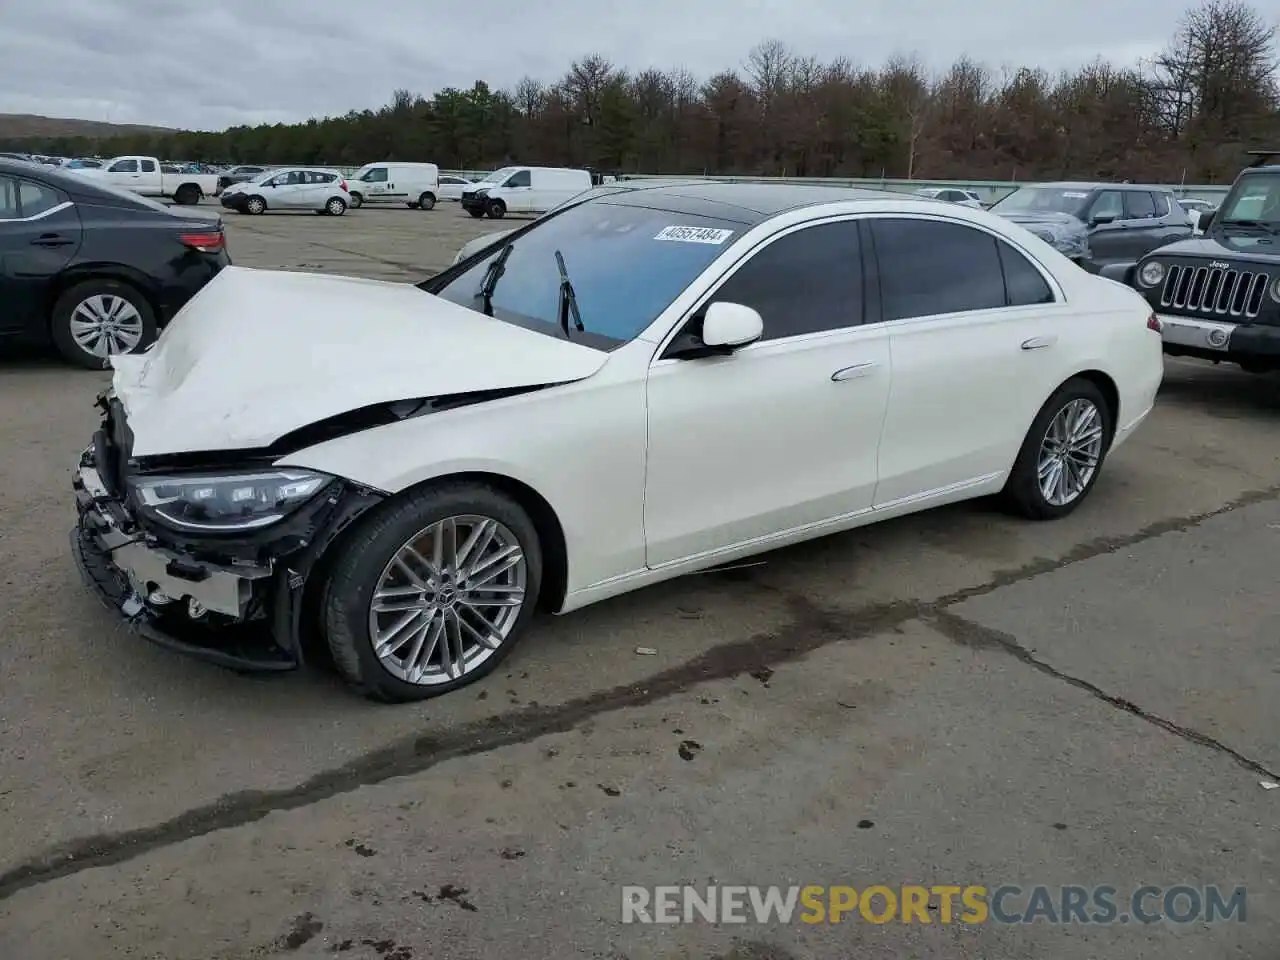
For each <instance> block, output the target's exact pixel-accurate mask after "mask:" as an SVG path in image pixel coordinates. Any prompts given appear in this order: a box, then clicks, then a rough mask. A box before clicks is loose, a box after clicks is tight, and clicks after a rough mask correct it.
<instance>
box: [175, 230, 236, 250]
mask: <svg viewBox="0 0 1280 960" xmlns="http://www.w3.org/2000/svg"><path fill="white" fill-rule="evenodd" d="M178 239H179V240H181V241H182V244H183V246H186V247H190V248H191V249H192V250H199V251H200V252H201V253H214V252H215V251H218V250H221V249H222V248H223V247H225V246H226V245H227V238H226V235H225V234H223V232H222V231H221V230H214V231H210V232H207V233H181V234H179V235H178Z"/></svg>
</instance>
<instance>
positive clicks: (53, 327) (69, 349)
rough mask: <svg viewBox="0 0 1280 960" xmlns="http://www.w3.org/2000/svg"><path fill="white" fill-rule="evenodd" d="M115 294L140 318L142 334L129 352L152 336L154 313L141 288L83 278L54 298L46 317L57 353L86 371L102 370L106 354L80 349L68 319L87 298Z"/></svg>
mask: <svg viewBox="0 0 1280 960" xmlns="http://www.w3.org/2000/svg"><path fill="white" fill-rule="evenodd" d="M98 296H104V297H119V298H121V299H124V300H127V301H128V302H129V304H130V306H132V307H133V309H134V310H136V311H137V312H138V317H139V319H140V320H141V321H142V336H141V337H140V338H139V340H138V343H137V344H136V345H135V346H134V348H133V349H132V350H130V351H129V353H141V352H142V351H143V350H145V349H146V348H147V347H149V346H151V344H152V343H153V342H154V341H155V339H156V314H155V311H154V310H153V309H152V308H151V304H150V303H149V302H148V301H147V298H146V297H145V296H144V295H143V293H142V291H141V290H139V289H138V288H137V287H134V286H131V285H130V284H127V283H123V282H121V281H119V280H107V279H100V280H85V281H84V282H83V283H77V284H76V285H75V286H74V287H71V288H70V289H68V290H67V291H66V292H64V293H63V294H62V296H60V297H58V300H57V302H56V303H55V304H54V305H53V313H52V314H51V315H50V319H49V333H50V336H51V337H52V338H53V344H54V346H55V347H57V348H58V352H59V353H60V354H62V356H63V357H64V358H65V359H66V360H68V361H69V362H71V363H74V364H75V365H76V366H78V367H83V368H85V369H86V370H106V369H107V368H108V367H110V366H111V360H110V358H109V357H99V356H96V355H94V354H92V353H89V352H88V351H87V350H85V349H84V348H82V347H81V346H80V344H78V343H76V341H75V337H73V336H72V335H71V318H72V315H73V314H74V312H75V310H76V308H77V307H78V306H80V304H82V303H84V302H85V301H86V300H88V299H89V298H90V297H98Z"/></svg>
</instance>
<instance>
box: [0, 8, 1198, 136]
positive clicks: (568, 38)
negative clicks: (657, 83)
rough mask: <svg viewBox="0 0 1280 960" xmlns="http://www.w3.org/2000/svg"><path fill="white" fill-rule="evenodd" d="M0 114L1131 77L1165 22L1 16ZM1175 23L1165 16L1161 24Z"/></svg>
mask: <svg viewBox="0 0 1280 960" xmlns="http://www.w3.org/2000/svg"><path fill="white" fill-rule="evenodd" d="M0 7H2V9H0V112H9V113H39V114H45V115H48V116H64V117H80V118H84V119H89V120H109V121H112V122H115V123H158V124H163V125H167V126H175V127H185V128H197V129H221V128H223V127H226V126H229V125H233V124H241V123H263V122H277V121H282V122H288V121H296V120H301V119H305V118H307V117H312V116H325V115H334V114H341V113H345V112H346V111H348V110H352V109H357V110H359V109H365V108H373V107H377V106H380V105H382V104H383V103H385V102H386V101H387V100H389V99H390V97H391V93H392V91H393V90H395V89H397V88H402V87H403V88H408V89H410V90H412V91H414V92H420V93H423V94H428V95H429V94H430V93H432V92H434V91H436V90H438V89H441V88H443V87H446V86H458V87H469V86H471V84H472V83H474V82H475V81H476V80H484V81H485V82H487V83H489V84H490V85H491V86H494V87H510V86H513V85H514V84H515V83H516V82H517V81H518V80H519V79H520V78H521V77H522V76H525V75H531V76H534V77H537V78H538V79H540V80H543V81H554V80H556V79H559V77H560V76H562V75H563V74H564V72H565V71H566V69H567V68H568V66H569V64H570V63H571V62H572V61H573V60H575V59H578V58H580V57H582V56H584V55H586V54H589V53H599V54H601V55H603V56H604V57H606V58H607V59H609V60H611V61H613V62H614V63H616V64H618V65H620V66H626V67H629V68H631V69H644V68H648V67H657V68H660V69H668V68H672V67H684V68H687V69H688V70H690V71H691V72H692V73H694V74H695V75H696V76H699V77H706V76H710V75H711V74H713V73H715V72H717V71H720V70H724V69H736V68H740V67H741V65H742V63H743V60H744V59H745V57H746V55H747V53H748V52H749V51H750V49H751V48H752V47H753V46H755V45H756V44H757V43H759V42H760V41H761V40H764V39H769V38H776V39H780V40H782V41H784V42H785V43H786V44H787V45H788V46H790V47H791V48H792V49H793V50H795V51H796V52H797V53H800V54H804V55H811V56H815V57H818V58H819V59H821V60H830V59H833V58H835V57H837V56H845V57H848V58H849V59H851V60H853V61H855V62H859V63H864V64H869V65H879V64H880V63H883V62H884V60H886V59H887V58H888V57H889V56H891V55H893V54H916V55H918V56H919V58H920V59H921V60H922V61H923V62H924V63H926V64H927V65H928V66H930V67H931V68H934V69H939V70H941V69H945V68H946V67H947V66H948V65H950V63H952V62H953V61H954V60H956V59H957V58H958V57H960V56H969V57H972V58H974V59H976V60H980V61H983V62H985V63H988V64H990V65H991V66H993V67H996V68H999V67H1002V66H1010V67H1018V66H1023V65H1029V66H1041V67H1045V68H1047V69H1050V70H1057V69H1069V68H1072V67H1075V66H1078V65H1079V64H1081V63H1084V62H1087V61H1089V60H1092V59H1094V57H1095V56H1098V55H1101V56H1102V57H1103V58H1104V59H1108V60H1112V61H1113V62H1116V63H1122V64H1124V65H1133V64H1134V63H1135V62H1136V60H1137V59H1138V58H1139V57H1143V56H1149V55H1151V54H1152V53H1154V52H1155V51H1156V50H1158V49H1159V48H1160V47H1161V46H1163V44H1164V43H1165V41H1166V40H1167V39H1168V38H1169V34H1170V33H1171V32H1172V29H1173V23H1174V19H1175V18H1174V17H1172V16H1161V17H1154V16H1152V15H1151V13H1152V0H1072V2H1070V3H1062V2H1058V0H1048V2H1045V3H1043V4H1037V3H1027V2H1026V0H969V2H967V3H964V4H958V3H952V4H948V3H940V2H938V0H859V2H857V3H851V2H850V0H805V2H804V3H797V2H795V0H787V2H783V0H697V3H696V4H691V3H690V2H689V0H644V2H638V3H627V4H616V5H614V4H608V3H601V2H599V0H591V2H588V0H542V2H539V3H529V2H527V0H523V2H516V0H489V2H488V3H482V4H474V5H473V4H458V3H449V4H445V3H442V2H440V0H380V2H378V3H358V2H354V0H309V2H306V3H301V2H297V0H222V2H220V3H216V4H207V3H202V2H196V3H182V2H180V0H43V2H16V0H15V2H12V3H3V0H0ZM1172 13H1174V11H1172V10H1171V11H1170V14H1172Z"/></svg>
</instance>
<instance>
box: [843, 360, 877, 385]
mask: <svg viewBox="0 0 1280 960" xmlns="http://www.w3.org/2000/svg"><path fill="white" fill-rule="evenodd" d="M878 366H880V364H878V363H876V362H875V361H874V360H868V361H867V362H866V363H855V364H854V365H853V366H851V367H841V368H840V369H839V370H837V371H836V372H835V373H833V374H832V375H831V380H832V382H833V383H840V382H842V381H844V380H853V379H855V378H856V377H865V376H866V375H867V374H869V373H871V371H872V370H874V369H875V368H876V367H878Z"/></svg>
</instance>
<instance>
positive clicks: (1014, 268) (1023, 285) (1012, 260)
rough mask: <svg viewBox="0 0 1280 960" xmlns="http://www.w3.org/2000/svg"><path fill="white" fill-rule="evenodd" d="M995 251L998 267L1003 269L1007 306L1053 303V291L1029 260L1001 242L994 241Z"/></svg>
mask: <svg viewBox="0 0 1280 960" xmlns="http://www.w3.org/2000/svg"><path fill="white" fill-rule="evenodd" d="M996 249H997V250H998V251H999V253H1000V266H1001V267H1002V268H1003V269H1004V289H1005V302H1006V303H1008V305H1009V306H1011V307H1025V306H1029V305H1030V304H1033V303H1053V291H1052V290H1050V289H1049V284H1047V283H1045V279H1044V277H1043V276H1041V274H1040V271H1039V270H1037V269H1036V268H1035V267H1034V266H1033V265H1032V263H1031V261H1030V260H1028V259H1027V258H1026V257H1024V256H1023V255H1022V254H1021V253H1019V252H1018V251H1017V250H1015V249H1013V247H1011V246H1009V244H1007V243H1005V242H1004V241H1003V240H997V241H996Z"/></svg>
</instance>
